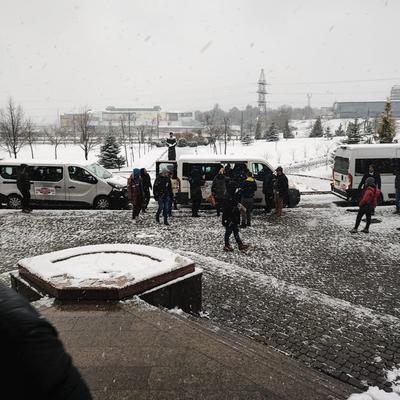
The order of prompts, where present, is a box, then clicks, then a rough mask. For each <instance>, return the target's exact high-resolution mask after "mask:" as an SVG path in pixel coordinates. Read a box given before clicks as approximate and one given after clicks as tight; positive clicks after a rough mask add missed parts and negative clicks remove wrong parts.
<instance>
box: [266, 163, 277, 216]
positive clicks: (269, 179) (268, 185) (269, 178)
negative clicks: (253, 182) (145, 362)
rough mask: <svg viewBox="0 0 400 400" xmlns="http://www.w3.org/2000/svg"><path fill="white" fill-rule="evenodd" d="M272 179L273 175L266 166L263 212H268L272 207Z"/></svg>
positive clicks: (273, 178)
mask: <svg viewBox="0 0 400 400" xmlns="http://www.w3.org/2000/svg"><path fill="white" fill-rule="evenodd" d="M274 180H275V176H274V174H273V173H272V171H271V170H270V169H269V168H268V169H266V171H265V173H264V179H263V193H264V197H265V212H266V213H270V212H271V210H272V208H273V207H274Z"/></svg>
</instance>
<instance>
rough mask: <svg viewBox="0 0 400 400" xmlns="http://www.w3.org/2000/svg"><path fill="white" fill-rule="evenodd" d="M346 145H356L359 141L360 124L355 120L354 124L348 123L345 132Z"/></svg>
mask: <svg viewBox="0 0 400 400" xmlns="http://www.w3.org/2000/svg"><path fill="white" fill-rule="evenodd" d="M346 134H347V140H346V142H347V143H348V144H357V143H360V141H361V134H360V124H359V123H358V119H357V118H356V119H355V120H354V122H349V125H348V126H347V130H346Z"/></svg>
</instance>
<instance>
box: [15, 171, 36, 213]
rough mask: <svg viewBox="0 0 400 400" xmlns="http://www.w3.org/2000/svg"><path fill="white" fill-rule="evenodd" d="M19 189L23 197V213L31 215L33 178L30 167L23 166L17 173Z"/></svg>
mask: <svg viewBox="0 0 400 400" xmlns="http://www.w3.org/2000/svg"><path fill="white" fill-rule="evenodd" d="M17 188H18V190H19V191H20V192H21V195H22V212H23V213H30V212H32V208H31V206H30V201H31V193H30V190H31V177H30V174H29V170H28V166H27V165H26V164H21V166H20V167H19V168H18V171H17Z"/></svg>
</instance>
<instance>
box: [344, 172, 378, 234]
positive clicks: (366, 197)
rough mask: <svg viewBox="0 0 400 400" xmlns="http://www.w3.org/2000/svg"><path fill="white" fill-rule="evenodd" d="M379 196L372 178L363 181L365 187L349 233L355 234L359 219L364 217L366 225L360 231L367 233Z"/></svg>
mask: <svg viewBox="0 0 400 400" xmlns="http://www.w3.org/2000/svg"><path fill="white" fill-rule="evenodd" d="M380 196H381V191H380V190H379V189H378V188H377V187H376V186H375V179H374V177H373V176H370V177H368V178H367V179H366V180H365V187H364V190H363V193H362V197H361V200H360V203H359V204H358V205H359V207H360V209H359V210H358V214H357V218H356V224H355V226H354V228H353V229H352V230H351V231H350V232H351V233H357V231H358V227H359V226H360V223H361V219H362V217H363V216H364V215H365V216H366V219H367V223H366V225H365V228H364V229H363V230H362V232H364V233H369V226H370V225H371V215H372V213H373V211H374V210H375V207H376V205H377V204H378V200H379V198H380Z"/></svg>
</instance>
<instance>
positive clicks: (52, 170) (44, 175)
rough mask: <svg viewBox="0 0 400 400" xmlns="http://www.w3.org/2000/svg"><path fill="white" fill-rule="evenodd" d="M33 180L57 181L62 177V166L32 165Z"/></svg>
mask: <svg viewBox="0 0 400 400" xmlns="http://www.w3.org/2000/svg"><path fill="white" fill-rule="evenodd" d="M31 177H32V178H31V179H32V180H33V181H42V182H59V181H61V180H62V178H63V168H62V167H42V166H38V167H33V169H32V171H31Z"/></svg>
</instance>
